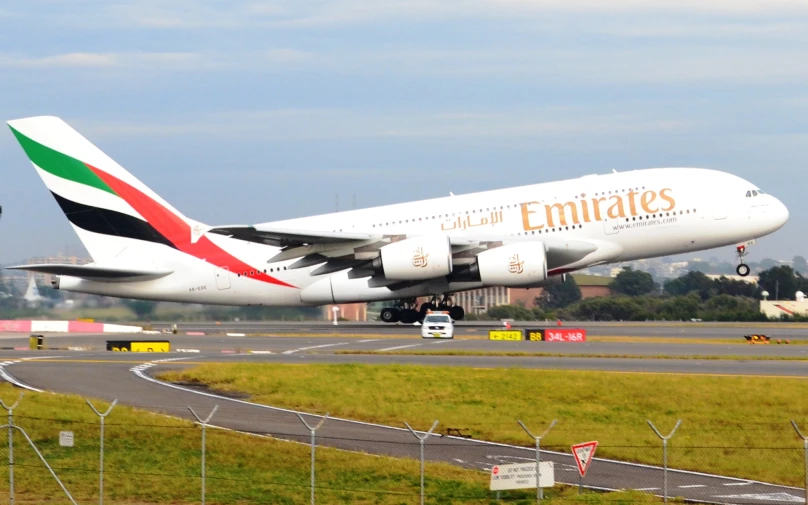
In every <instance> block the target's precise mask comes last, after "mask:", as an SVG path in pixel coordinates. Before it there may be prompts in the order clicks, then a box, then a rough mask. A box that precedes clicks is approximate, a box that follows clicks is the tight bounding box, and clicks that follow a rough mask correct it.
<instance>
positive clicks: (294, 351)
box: [283, 342, 350, 354]
mask: <svg viewBox="0 0 808 505" xmlns="http://www.w3.org/2000/svg"><path fill="white" fill-rule="evenodd" d="M347 344H350V342H340V343H338V344H323V345H313V346H311V347H301V348H300V349H290V350H288V351H283V354H294V353H296V352H300V351H308V350H309V349H322V348H323V347H335V346H338V345H347Z"/></svg>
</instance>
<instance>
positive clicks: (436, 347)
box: [0, 331, 808, 375]
mask: <svg viewBox="0 0 808 505" xmlns="http://www.w3.org/2000/svg"><path fill="white" fill-rule="evenodd" d="M411 333H412V335H410V336H403V337H397V336H395V335H393V334H391V335H383V336H377V337H372V336H368V337H367V338H363V337H361V336H359V337H355V336H350V337H343V336H340V335H336V334H335V335H334V336H330V337H308V336H305V337H304V336H300V337H247V336H226V335H199V336H196V335H180V334H178V335H144V336H142V337H141V338H144V339H150V340H151V339H155V340H160V339H165V340H169V341H170V342H171V348H172V350H194V351H200V352H206V353H246V352H249V351H260V352H268V353H273V354H277V355H279V358H278V359H282V357H283V356H288V355H302V354H305V355H306V356H309V357H311V358H312V359H314V358H315V357H316V358H318V359H329V360H335V361H338V360H342V361H346V360H354V361H361V360H376V361H373V362H379V360H381V361H382V362H391V360H394V359H402V358H403V356H400V355H397V354H396V353H408V352H412V353H422V352H442V353H447V352H458V353H463V352H471V353H486V352H494V353H503V352H505V353H541V354H546V355H569V356H575V355H578V356H580V357H584V356H599V357H613V358H618V357H635V356H647V357H649V358H651V357H664V358H667V359H655V360H650V359H649V360H638V359H625V360H620V363H624V365H622V366H623V368H621V369H622V370H625V371H631V370H642V371H653V370H654V369H655V367H664V368H665V370H666V371H669V370H670V367H671V366H672V365H676V366H677V367H678V368H675V370H679V371H682V372H687V371H689V370H692V369H693V365H694V363H692V362H690V361H694V360H691V359H688V360H686V361H688V362H689V363H688V362H685V363H682V362H681V361H684V360H673V359H670V358H672V357H681V358H693V357H712V356H732V357H735V358H760V357H772V358H805V359H808V345H805V344H802V345H800V344H788V345H787V344H780V345H778V344H776V343H771V344H768V345H752V344H749V343H743V342H746V341H745V340H744V339H743V338H739V339H738V342H739V343H737V344H724V343H716V344H701V343H688V342H687V341H686V340H682V341H681V342H682V343H654V342H646V341H636V342H632V341H631V339H615V340H614V341H608V340H606V341H598V342H591V341H590V342H578V343H564V342H529V341H513V342H510V341H491V340H484V339H466V338H462V337H461V338H456V339H453V340H437V341H436V340H430V339H422V338H420V336H419V335H418V333H416V332H415V331H411ZM128 338H131V336H127V335H119V336H116V335H70V334H61V335H59V334H54V335H46V337H45V345H46V347H49V348H54V349H56V350H68V349H69V348H80V349H83V350H91V351H104V350H105V349H106V342H107V340H118V339H128ZM27 346H28V335H20V334H4V335H0V351H3V350H13V349H14V348H15V347H27ZM346 352H356V353H361V352H376V353H384V355H381V356H378V357H375V356H372V355H362V354H355V355H350V354H344V353H346ZM433 358H438V357H433ZM461 358H463V360H461ZM493 358H494V357H492V356H488V357H485V356H444V357H440V359H432V360H428V359H427V358H426V357H419V358H418V359H423V360H424V362H433V361H434V362H438V363H440V364H445V363H447V362H458V363H459V362H462V363H463V364H468V363H469V362H470V361H471V362H473V363H475V364H476V365H478V366H488V365H486V364H485V363H487V362H490V363H492V365H490V366H535V365H529V364H530V363H552V364H555V366H557V367H561V368H570V367H571V368H576V367H577V366H578V365H576V364H575V363H574V362H571V361H569V360H558V359H552V358H551V357H550V356H545V357H544V358H539V357H529V358H528V357H517V356H511V357H508V356H500V357H498V359H493ZM590 361H592V360H590ZM709 361H710V362H711V363H712V365H710V366H715V367H716V370H718V369H722V370H723V369H724V367H727V366H729V365H730V364H729V363H719V362H718V361H717V360H709ZM601 362H602V364H603V365H605V364H606V363H607V362H606V361H603V360H600V359H599V360H596V363H601ZM739 364H740V365H741V366H736V367H735V369H736V370H738V373H742V372H743V370H755V371H754V373H764V374H771V375H779V374H782V373H783V372H782V371H783V370H788V371H789V374H791V371H794V370H801V369H803V368H805V367H802V366H799V365H800V363H799V362H796V361H792V362H791V363H790V365H791V366H790V367H789V364H788V363H786V362H785V361H782V362H765V361H763V362H762V361H745V362H738V363H735V365H739ZM753 364H754V365H755V366H754V367H752V365H753ZM598 366H599V365H597V364H592V365H588V366H587V368H591V367H595V368H597V367H598ZM613 366H614V365H612V367H613ZM757 367H763V368H762V369H758V368H757ZM759 370H764V371H759ZM778 371H779V372H778Z"/></svg>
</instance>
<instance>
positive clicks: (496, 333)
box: [488, 330, 522, 340]
mask: <svg viewBox="0 0 808 505" xmlns="http://www.w3.org/2000/svg"><path fill="white" fill-rule="evenodd" d="M488 340H522V330H488Z"/></svg>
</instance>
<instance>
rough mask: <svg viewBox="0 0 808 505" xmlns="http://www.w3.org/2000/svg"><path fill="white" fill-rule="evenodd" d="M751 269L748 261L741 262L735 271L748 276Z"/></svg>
mask: <svg viewBox="0 0 808 505" xmlns="http://www.w3.org/2000/svg"><path fill="white" fill-rule="evenodd" d="M749 271H750V269H749V265H747V264H746V263H741V264H740V265H738V267H737V268H736V269H735V272H737V273H738V275H740V276H741V277H746V276H747V275H749Z"/></svg>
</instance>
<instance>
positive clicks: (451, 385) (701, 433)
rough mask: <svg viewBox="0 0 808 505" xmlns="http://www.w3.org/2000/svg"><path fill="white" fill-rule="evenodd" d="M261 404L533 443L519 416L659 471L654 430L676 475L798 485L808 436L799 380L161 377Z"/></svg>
mask: <svg viewBox="0 0 808 505" xmlns="http://www.w3.org/2000/svg"><path fill="white" fill-rule="evenodd" d="M161 377H162V378H163V379H164V380H173V381H197V382H200V383H204V384H207V385H209V386H211V387H213V388H215V389H219V390H223V391H239V392H246V393H249V394H251V395H252V400H253V401H256V402H258V403H263V404H268V405H275V406H280V407H287V408H294V409H302V410H305V411H310V412H316V413H325V412H330V413H331V414H332V415H335V416H340V417H345V418H351V419H359V420H364V421H371V422H379V423H385V424H390V425H394V426H403V423H404V422H405V421H406V422H409V423H410V424H411V425H412V426H414V427H418V428H428V427H429V426H430V425H431V423H432V422H433V421H434V420H436V419H437V420H439V421H440V422H441V424H440V425H439V426H438V430H439V431H444V432H445V429H446V428H447V427H452V428H462V429H467V430H468V431H465V432H464V433H470V434H471V435H473V437H474V438H477V439H485V440H493V441H500V442H506V443H515V444H522V445H530V444H531V440H530V439H528V438H527V436H526V435H525V433H524V432H523V431H522V429H521V428H520V427H519V425H518V424H517V419H521V420H522V421H523V422H525V423H526V424H527V425H528V426H529V427H531V428H532V429H533V430H534V431H536V432H541V431H542V430H543V429H544V427H546V426H547V425H548V424H549V423H550V421H552V420H553V419H555V418H557V419H558V420H559V423H558V425H557V426H556V427H555V428H554V429H553V430H552V431H551V432H550V433H549V434H548V435H547V437H546V438H545V439H543V440H542V446H543V447H548V448H550V447H552V448H555V449H556V450H562V451H565V452H569V446H570V445H571V444H573V443H576V442H583V441H587V440H598V441H599V442H600V444H601V445H600V447H599V448H598V456H604V457H613V458H617V459H622V460H626V461H636V462H642V463H648V464H660V463H661V457H662V455H661V442H660V441H659V440H658V439H657V438H656V436H655V435H654V434H653V432H652V431H651V429H650V428H649V427H648V425H647V424H646V420H648V419H650V420H651V421H652V422H654V423H655V424H656V426H657V427H658V428H659V429H660V431H662V432H665V433H667V432H668V431H670V430H671V429H672V428H673V426H674V424H675V423H676V420H677V419H682V425H681V427H680V428H679V430H678V432H677V433H676V435H675V436H674V438H673V439H672V440H671V442H670V446H669V447H670V452H669V462H670V464H671V466H672V467H675V468H681V469H689V470H697V471H704V472H712V473H721V474H725V475H732V476H736V477H743V478H750V479H760V480H764V481H769V482H776V483H781V484H788V485H795V486H800V485H802V484H803V483H804V480H803V479H804V477H803V466H802V457H803V455H802V444H801V442H800V441H799V440H798V439H797V438H796V435H795V434H794V432H793V429H792V428H791V426H790V424H789V420H790V419H795V420H797V422H798V423H799V424H801V425H803V426H804V427H805V429H806V430H808V401H806V400H805V399H806V397H808V380H805V379H799V378H768V377H737V376H698V375H676V374H647V373H646V374H641V373H609V372H585V371H546V370H529V369H473V368H463V367H437V366H399V365H388V366H371V365H306V366H304V365H280V364H211V365H202V366H197V367H194V368H191V369H188V370H184V371H177V372H167V373H164V374H161Z"/></svg>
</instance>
